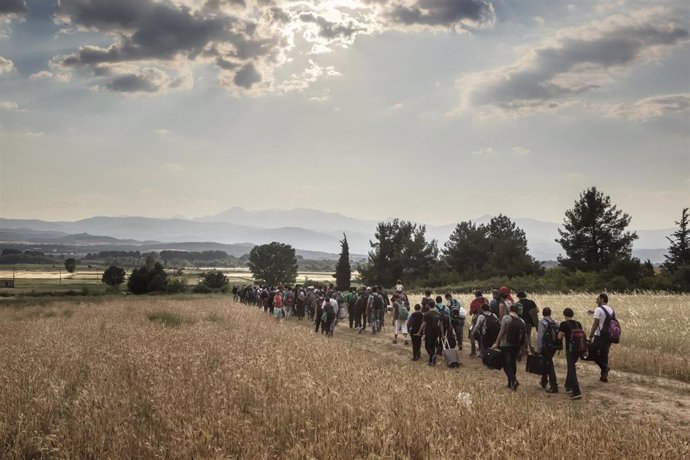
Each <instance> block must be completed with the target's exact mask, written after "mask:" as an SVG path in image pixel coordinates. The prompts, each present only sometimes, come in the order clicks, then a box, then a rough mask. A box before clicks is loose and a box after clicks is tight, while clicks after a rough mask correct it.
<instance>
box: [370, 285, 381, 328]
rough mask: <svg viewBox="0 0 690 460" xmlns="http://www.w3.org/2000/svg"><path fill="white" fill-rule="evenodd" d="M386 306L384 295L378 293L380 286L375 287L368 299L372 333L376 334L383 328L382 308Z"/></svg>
mask: <svg viewBox="0 0 690 460" xmlns="http://www.w3.org/2000/svg"><path fill="white" fill-rule="evenodd" d="M384 308H385V304H384V301H383V297H381V294H379V293H378V288H377V287H374V288H373V289H372V291H371V294H369V299H368V300H367V315H368V316H369V324H371V333H372V334H376V333H377V332H379V331H380V330H381V324H380V318H381V314H382V310H383V309H384Z"/></svg>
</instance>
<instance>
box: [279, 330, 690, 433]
mask: <svg viewBox="0 0 690 460" xmlns="http://www.w3.org/2000/svg"><path fill="white" fill-rule="evenodd" d="M285 323H286V325H287V324H289V325H291V326H293V327H304V328H305V329H306V328H307V327H310V328H311V329H312V331H313V326H314V325H313V323H311V322H306V321H297V320H294V319H290V320H289V321H285ZM392 330H393V329H392V327H391V326H390V325H387V326H386V328H385V330H384V331H383V332H381V333H377V334H376V335H372V334H371V330H369V331H367V332H364V333H362V334H359V333H357V332H356V331H355V330H353V329H349V327H348V325H347V320H345V323H343V322H341V323H340V325H339V326H338V327H336V330H335V332H334V337H333V340H338V341H342V342H343V344H344V345H345V346H350V347H356V348H359V349H362V350H368V351H371V352H374V353H379V354H385V355H388V356H390V357H391V358H392V359H397V360H399V361H400V363H401V365H404V366H411V367H416V368H418V370H419V371H420V372H423V371H425V370H426V367H427V366H426V357H427V355H426V353H425V352H424V346H422V360H420V361H418V362H412V361H411V359H410V358H411V355H412V350H411V345H410V346H405V345H403V341H402V340H398V344H393V343H392V336H393V333H392ZM312 333H313V332H312ZM399 339H400V337H399ZM463 348H464V349H463V351H461V352H460V361H461V367H460V368H459V369H447V368H445V366H444V365H443V363H442V361H439V364H438V365H437V368H438V367H443V370H444V371H447V372H467V373H470V372H471V373H474V374H476V376H477V383H478V384H479V385H483V384H487V385H492V386H496V387H497V388H502V387H504V386H505V374H504V373H503V372H502V371H493V370H490V369H487V368H486V367H484V366H483V365H482V363H481V360H480V359H479V358H475V357H470V356H469V353H470V352H469V350H470V345H469V342H468V341H467V339H466V340H465V342H464V345H463ZM555 364H556V374H557V376H558V379H559V383H560V384H561V388H562V384H563V381H564V379H565V372H566V370H565V360H564V359H556V360H555ZM577 372H578V380H579V383H580V389H581V391H582V394H583V399H582V400H580V401H570V400H569V399H568V398H567V395H566V394H565V392H563V390H561V393H559V394H554V395H551V394H547V393H544V392H543V391H542V390H541V387H540V386H539V376H536V375H532V374H527V373H526V372H524V361H523V362H522V363H518V378H519V380H520V381H521V383H522V385H521V386H520V389H519V390H518V391H519V392H520V393H524V394H527V395H529V396H531V397H541V398H548V399H550V400H553V402H554V404H558V405H563V406H567V405H569V404H580V405H582V404H586V405H588V406H589V407H591V408H592V411H595V410H604V411H610V412H612V413H613V414H616V415H618V416H622V417H626V418H627V417H630V418H634V419H638V420H639V421H640V423H648V422H649V421H653V422H655V423H656V424H658V425H659V426H660V427H662V428H664V429H667V430H670V431H674V432H676V433H678V434H679V435H680V436H681V437H683V438H685V439H687V440H688V441H690V384H687V383H684V382H680V381H676V380H669V379H663V378H655V377H649V376H644V375H640V374H633V373H629V372H617V371H615V370H612V371H611V373H610V374H609V382H608V383H603V382H600V381H599V378H598V377H599V368H598V367H597V366H596V365H595V364H593V363H589V362H580V363H578V369H577Z"/></svg>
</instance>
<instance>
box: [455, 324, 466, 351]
mask: <svg viewBox="0 0 690 460" xmlns="http://www.w3.org/2000/svg"><path fill="white" fill-rule="evenodd" d="M454 329H455V338H456V339H458V350H462V339H463V334H464V329H465V319H464V318H462V319H459V320H458V323H457V324H456V325H455V328H454Z"/></svg>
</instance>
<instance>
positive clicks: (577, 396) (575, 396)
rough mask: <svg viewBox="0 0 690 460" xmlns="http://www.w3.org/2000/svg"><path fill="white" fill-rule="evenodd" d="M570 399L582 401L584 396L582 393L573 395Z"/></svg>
mask: <svg viewBox="0 0 690 460" xmlns="http://www.w3.org/2000/svg"><path fill="white" fill-rule="evenodd" d="M570 399H572V400H575V399H582V395H581V394H580V393H576V394H573V395H572V396H570Z"/></svg>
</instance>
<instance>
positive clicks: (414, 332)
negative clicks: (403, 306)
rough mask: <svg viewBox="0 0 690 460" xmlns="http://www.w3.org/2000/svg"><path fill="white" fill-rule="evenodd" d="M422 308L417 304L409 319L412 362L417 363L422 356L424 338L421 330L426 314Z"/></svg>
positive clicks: (408, 327) (408, 328)
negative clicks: (420, 332)
mask: <svg viewBox="0 0 690 460" xmlns="http://www.w3.org/2000/svg"><path fill="white" fill-rule="evenodd" d="M421 310H422V306H421V305H420V304H416V305H415V306H414V312H412V314H411V315H410V316H409V318H408V319H407V330H408V332H409V333H410V337H411V338H412V361H417V360H418V359H419V358H421V356H422V337H421V335H420V334H419V330H420V329H421V327H422V322H423V321H424V314H423V313H422V312H421Z"/></svg>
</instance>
